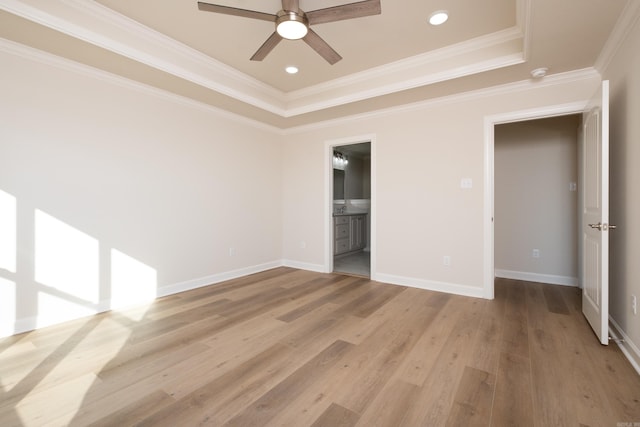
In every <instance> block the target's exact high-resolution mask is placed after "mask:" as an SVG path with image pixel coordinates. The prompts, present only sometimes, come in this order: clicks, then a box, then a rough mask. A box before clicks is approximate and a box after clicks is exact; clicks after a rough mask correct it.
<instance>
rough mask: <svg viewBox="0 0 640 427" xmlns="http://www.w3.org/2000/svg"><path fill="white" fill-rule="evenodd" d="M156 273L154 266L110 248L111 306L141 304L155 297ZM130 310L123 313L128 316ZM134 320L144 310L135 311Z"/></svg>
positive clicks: (115, 307) (116, 307) (130, 314)
mask: <svg viewBox="0 0 640 427" xmlns="http://www.w3.org/2000/svg"><path fill="white" fill-rule="evenodd" d="M157 286H158V273H157V271H156V270H155V269H154V268H151V267H149V266H148V265H146V264H144V263H142V262H140V261H138V260H137V259H135V258H132V257H130V256H129V255H126V254H124V253H122V252H120V251H118V250H116V249H111V308H112V309H119V308H124V307H131V306H134V305H143V304H147V303H150V302H152V301H153V300H154V299H155V298H156V291H157ZM133 313H134V312H133V311H132V312H130V313H129V312H128V313H124V314H126V315H129V316H130V317H131V316H132V315H133ZM135 313H136V314H135V317H136V319H135V320H140V319H139V317H142V316H143V315H144V312H143V311H142V312H141V311H137V312H135Z"/></svg>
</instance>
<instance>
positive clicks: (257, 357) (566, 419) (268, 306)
mask: <svg viewBox="0 0 640 427" xmlns="http://www.w3.org/2000/svg"><path fill="white" fill-rule="evenodd" d="M0 383H1V389H0V426H21V425H28V426H31V425H55V426H62V425H109V426H124V425H144V426H164V425H166V426H192V425H213V426H222V425H225V426H226V425H228V426H265V425H274V426H275V425H287V426H332V427H339V426H353V425H358V426H367V427H368V426H421V425H424V426H440V425H451V426H475V425H478V426H488V425H494V426H510V425H513V426H545V427H546V426H579V425H580V426H594V427H595V426H618V425H623V426H626V425H627V424H626V423H631V424H630V425H633V423H634V422H639V423H640V377H639V376H638V374H637V373H636V372H635V371H634V370H633V368H632V367H631V366H630V364H629V363H628V361H627V360H626V359H625V358H624V356H623V355H622V354H621V352H620V350H619V349H618V348H617V346H615V345H610V346H607V347H603V346H600V344H598V342H597V340H596V338H595V337H594V335H593V333H592V332H591V330H590V329H589V327H588V325H587V324H586V322H585V320H584V319H583V317H582V315H581V313H580V294H579V292H578V290H577V289H573V288H566V287H554V286H551V285H543V284H538V283H529V282H514V281H507V280H498V281H497V283H496V299H495V300H493V301H487V300H481V299H474V298H467V297H461V296H453V295H447V294H442V293H437V292H430V291H424V290H418V289H412V288H405V287H400V286H392V285H385V284H381V283H376V282H372V281H369V280H368V279H364V278H357V277H350V276H341V275H336V274H318V273H311V272H306V271H299V270H294V269H290V268H278V269H274V270H270V271H267V272H263V273H259V274H256V275H252V276H248V277H244V278H240V279H236V280H232V281H229V282H225V283H221V284H217V285H213V286H209V287H206V288H200V289H197V290H194V291H190V292H186V293H182V294H177V295H173V296H169V297H166V298H162V299H159V300H158V301H156V302H155V303H153V304H152V305H151V306H149V307H145V308H138V309H135V310H129V311H124V312H112V313H105V314H100V315H97V316H94V317H91V318H86V319H81V320H78V321H74V322H70V323H67V324H64V325H59V326H55V327H50V328H46V329H42V330H39V331H34V332H31V333H26V334H22V335H18V336H14V337H10V338H7V339H4V340H2V341H0ZM618 423H625V424H618Z"/></svg>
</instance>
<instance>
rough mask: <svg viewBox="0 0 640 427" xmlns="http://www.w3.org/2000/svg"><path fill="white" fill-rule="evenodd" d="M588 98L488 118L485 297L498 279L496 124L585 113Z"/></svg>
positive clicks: (485, 177) (485, 125)
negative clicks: (495, 168)
mask: <svg viewBox="0 0 640 427" xmlns="http://www.w3.org/2000/svg"><path fill="white" fill-rule="evenodd" d="M588 102H589V101H588V100H585V101H579V102H573V103H569V104H558V105H549V106H545V107H539V108H532V109H529V110H520V111H511V112H508V113H500V114H495V115H490V116H485V118H484V188H485V192H484V215H483V216H484V220H483V224H484V230H483V234H484V280H483V281H484V286H483V297H484V298H486V299H494V297H495V291H494V281H495V259H494V258H495V253H494V249H495V234H494V233H495V229H494V224H493V216H494V200H495V199H494V195H495V175H494V174H495V171H494V165H495V126H496V125H501V124H506V123H516V122H522V121H528V120H537V119H546V118H549V117H557V116H566V115H569V114H582V113H583V112H584V110H585V108H586V106H587V104H588Z"/></svg>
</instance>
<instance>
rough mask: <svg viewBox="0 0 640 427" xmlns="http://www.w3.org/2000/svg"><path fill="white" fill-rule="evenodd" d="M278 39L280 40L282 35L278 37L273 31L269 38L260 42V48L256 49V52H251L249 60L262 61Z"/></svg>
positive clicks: (276, 43) (278, 41)
mask: <svg viewBox="0 0 640 427" xmlns="http://www.w3.org/2000/svg"><path fill="white" fill-rule="evenodd" d="M280 40H282V37H280V34H278V33H277V32H275V31H274V32H273V34H271V35H270V36H269V38H268V39H267V40H266V41H265V42H264V43H262V46H260V49H258V50H257V51H256V53H254V54H253V56H252V57H251V60H252V61H262V60H263V59H264V58H266V57H267V55H268V54H269V52H271V51H272V50H273V48H274V47H276V46H277V45H278V43H280Z"/></svg>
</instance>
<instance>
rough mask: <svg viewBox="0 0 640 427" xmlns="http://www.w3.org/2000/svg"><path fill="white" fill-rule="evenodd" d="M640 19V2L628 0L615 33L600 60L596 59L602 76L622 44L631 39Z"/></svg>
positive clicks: (602, 51)
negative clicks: (630, 36) (631, 34)
mask: <svg viewBox="0 0 640 427" xmlns="http://www.w3.org/2000/svg"><path fill="white" fill-rule="evenodd" d="M639 19H640V1H638V0H627V4H626V5H625V7H624V9H623V11H622V13H621V14H620V17H619V18H618V21H617V22H616V24H615V26H614V27H613V31H612V32H611V34H610V35H609V38H608V39H607V41H606V43H605V44H604V47H603V48H602V50H601V51H600V55H598V59H596V63H595V68H596V69H597V70H598V71H599V72H600V73H601V74H602V73H604V71H605V70H606V69H607V67H609V64H610V63H611V60H613V57H614V56H615V54H616V52H617V51H618V49H619V48H620V46H621V45H622V43H623V42H624V41H625V40H626V39H627V37H629V34H630V33H631V31H632V30H633V27H634V26H635V25H636V23H637V22H638V20H639Z"/></svg>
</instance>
